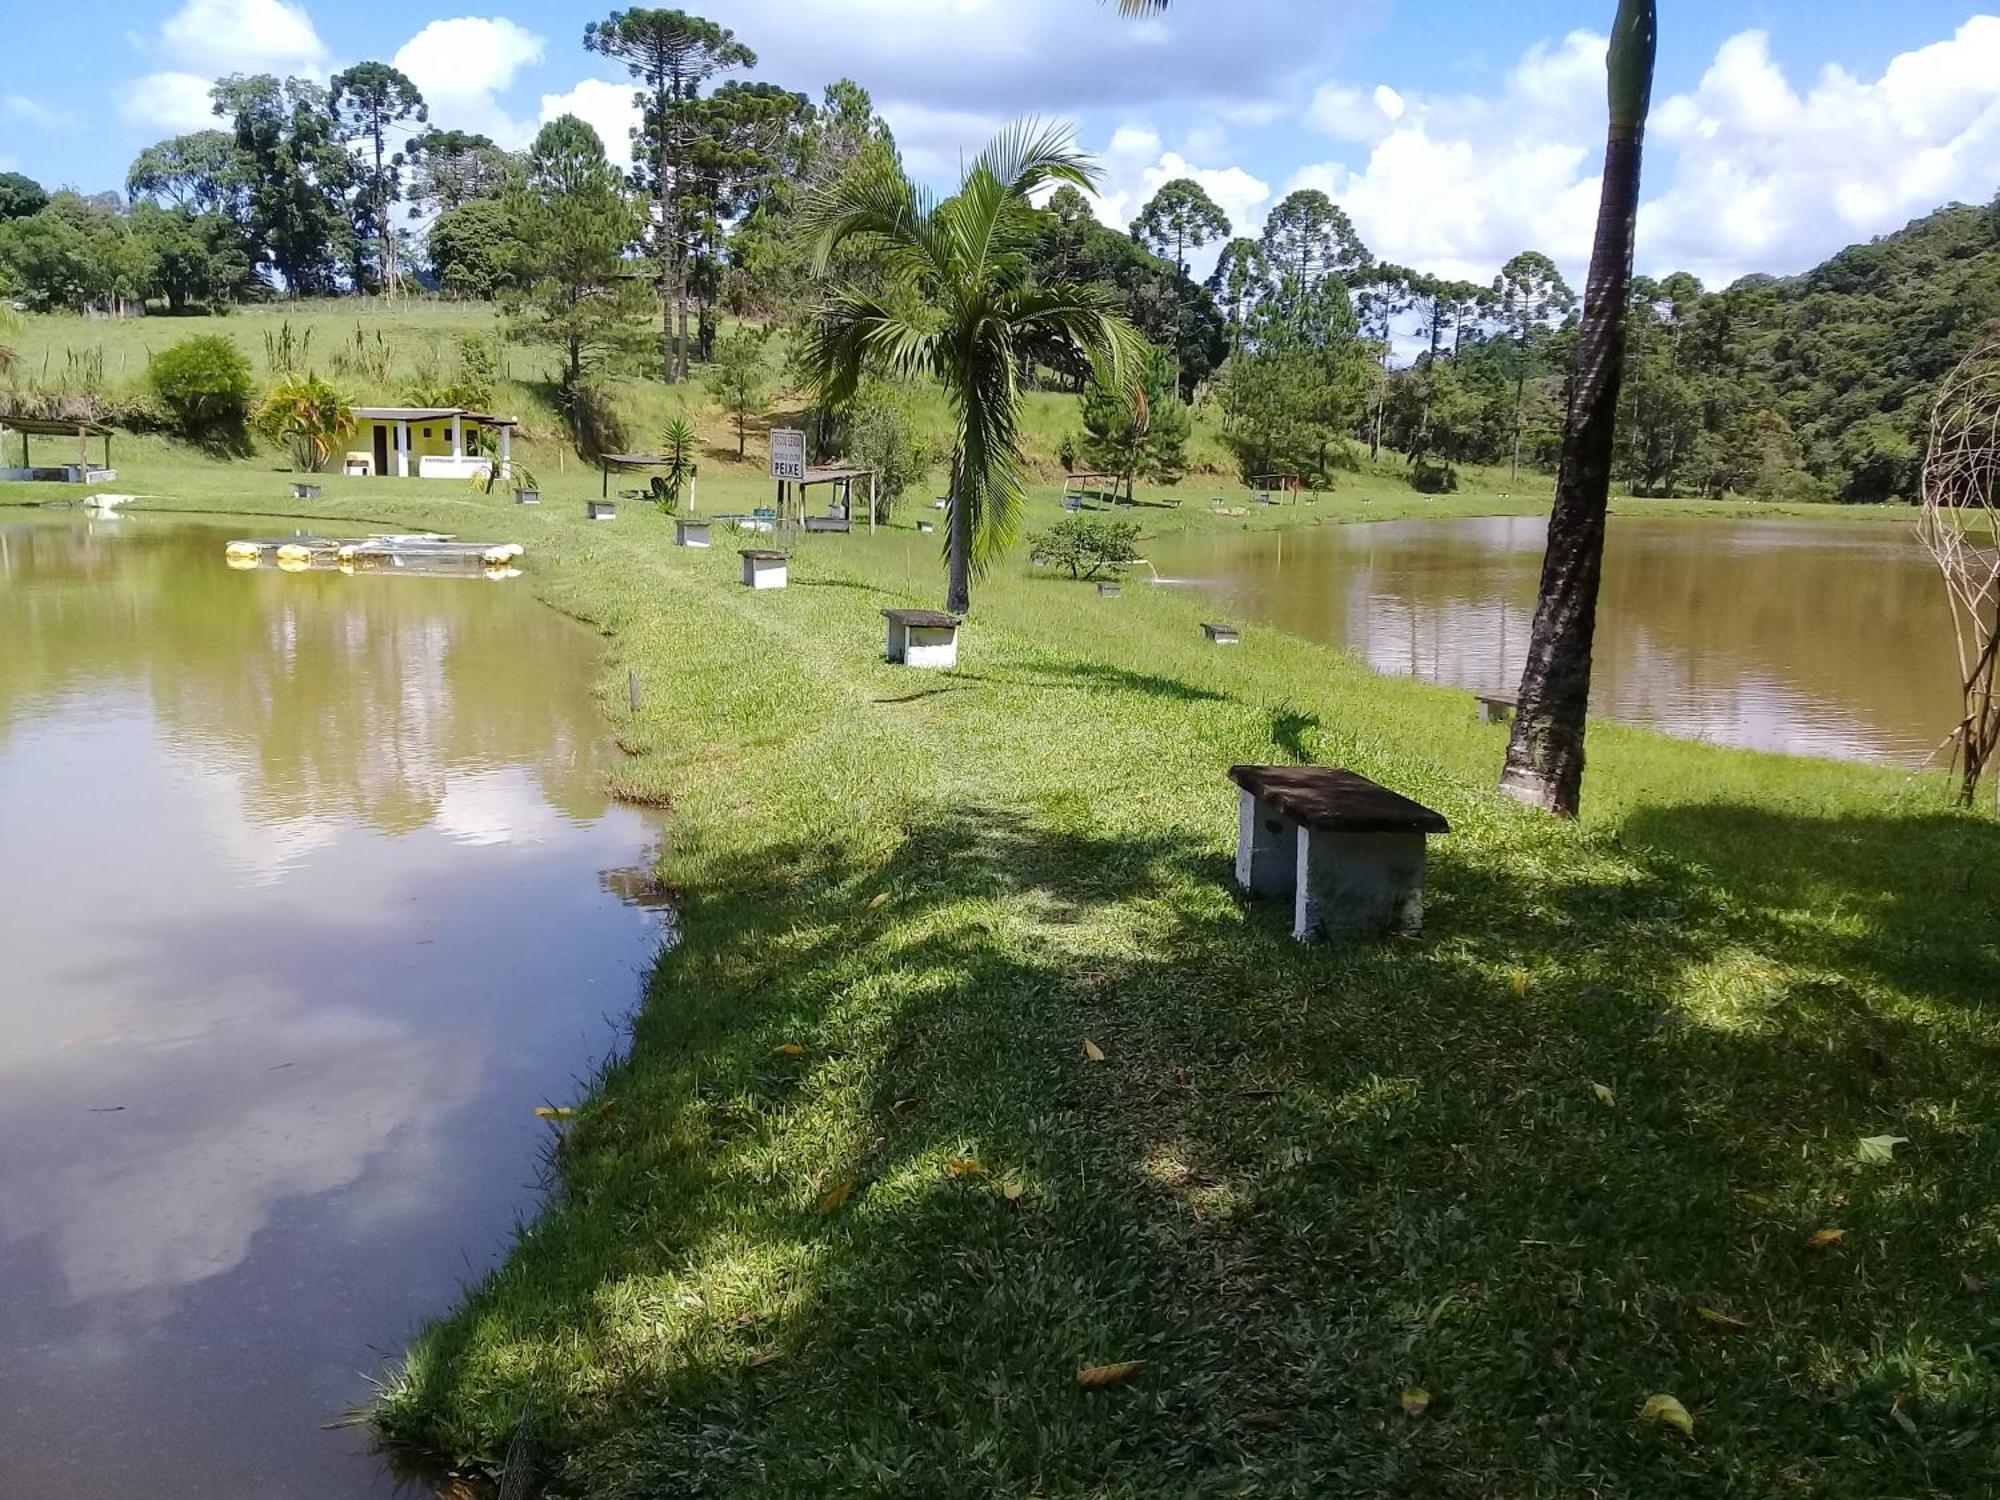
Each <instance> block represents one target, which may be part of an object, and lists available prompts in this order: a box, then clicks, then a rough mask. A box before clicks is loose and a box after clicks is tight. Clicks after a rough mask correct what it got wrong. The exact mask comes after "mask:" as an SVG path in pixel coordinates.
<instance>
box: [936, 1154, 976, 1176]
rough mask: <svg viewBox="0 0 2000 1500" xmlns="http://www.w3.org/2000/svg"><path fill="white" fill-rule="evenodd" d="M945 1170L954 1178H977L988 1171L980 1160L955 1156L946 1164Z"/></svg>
mask: <svg viewBox="0 0 2000 1500" xmlns="http://www.w3.org/2000/svg"><path fill="white" fill-rule="evenodd" d="M944 1169H945V1170H946V1171H947V1172H949V1173H951V1175H952V1176H954V1177H977V1176H979V1175H980V1174H981V1173H982V1172H984V1171H985V1170H986V1168H984V1167H982V1166H981V1165H980V1164H979V1161H978V1158H976V1157H971V1156H954V1157H952V1158H951V1160H949V1161H947V1162H946V1163H945V1164H944Z"/></svg>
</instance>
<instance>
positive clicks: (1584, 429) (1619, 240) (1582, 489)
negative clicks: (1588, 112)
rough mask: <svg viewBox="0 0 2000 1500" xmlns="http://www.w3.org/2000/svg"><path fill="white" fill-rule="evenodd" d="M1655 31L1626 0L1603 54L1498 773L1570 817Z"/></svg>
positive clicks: (1518, 793)
mask: <svg viewBox="0 0 2000 1500" xmlns="http://www.w3.org/2000/svg"><path fill="white" fill-rule="evenodd" d="M1657 35H1658V18H1657V15H1656V13H1655V7H1654V0H1620V3H1619V6H1618V16H1617V19H1616V20H1615V21H1614V22H1613V23H1612V26H1611V51H1610V56H1609V59H1608V63H1607V72H1608V77H1609V90H1608V92H1609V99H1610V112H1611V121H1610V129H1609V132H1608V134H1607V138H1606V144H1605V151H1604V185H1603V189H1602V195H1601V197H1600V199H1599V202H1598V208H1597V237H1596V240H1595V242H1594V243H1593V244H1592V246H1591V252H1590V280H1589V282H1588V284H1587V286H1586V288H1585V291H1584V299H1583V323H1582V325H1581V327H1580V328H1579V329H1578V332H1577V341H1576V362H1575V366H1574V368H1573V370H1572V372H1571V377H1570V409H1569V422H1568V425H1567V426H1566V427H1565V428H1564V431H1563V445H1562V464H1561V467H1560V469H1559V470H1558V472H1557V477H1556V498H1555V506H1554V508H1553V509H1552V510H1551V512H1550V514H1549V540H1548V548H1547V550H1546V551H1545V552H1544V553H1543V556H1542V583H1541V595H1540V598H1539V599H1538V601H1537V603H1536V606H1535V624H1534V629H1533V631H1532V633H1531V634H1530V635H1529V638H1528V662H1527V666H1526V667H1525V668H1524V669H1523V670H1522V673H1521V691H1520V707H1519V709H1518V711H1517V713H1516V715H1515V719H1514V732H1513V736H1512V737H1511V738H1510V739H1509V740H1508V742H1507V764H1506V767H1505V769H1504V770H1503V771H1502V772H1501V774H1500V789H1501V790H1502V791H1503V792H1505V793H1507V794H1508V795H1509V796H1511V797H1514V798H1516V799H1517V800H1519V801H1521V802H1525V803H1527V804H1529V805H1530V806H1533V807H1539V808H1542V809H1544V810H1545V811H1548V812H1552V813H1556V814H1558V815H1559V816H1562V817H1571V818H1573V817H1575V816H1576V812H1577V807H1578V805H1579V803H1580V801H1581V798H1582V792H1583V731H1584V718H1585V714H1586V712H1587V710H1588V708H1589V702H1590V653H1591V645H1592V641H1593V639H1594V637H1595V636H1596V633H1597V588H1598V582H1599V579H1600V577H1601V575H1602V573H1603V570H1604V512H1605V507H1606V505H1607V503H1608V502H1609V499H1610V495H1611V457H1612V439H1613V437H1614V436H1615V432H1616V424H1617V413H1618V391H1619V385H1620V382H1621V381H1622V379H1623V377H1624V367H1625V314H1626V306H1627V302H1628V293H1629V291H1630V288H1631V284H1632V238H1633V227H1634V224H1635V222H1636V220H1637V218H1638V211H1639V159H1640V151H1641V147H1642V144H1643V141H1644V137H1645V131H1646V111H1647V109H1648V107H1649V105H1650V104H1651V102H1652V94H1653V53H1654V48H1655V45H1656V40H1657Z"/></svg>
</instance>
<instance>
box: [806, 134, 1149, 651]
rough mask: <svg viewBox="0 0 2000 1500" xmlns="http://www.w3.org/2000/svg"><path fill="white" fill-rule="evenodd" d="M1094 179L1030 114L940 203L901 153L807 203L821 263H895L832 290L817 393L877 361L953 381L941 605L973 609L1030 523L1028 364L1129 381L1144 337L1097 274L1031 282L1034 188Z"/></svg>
mask: <svg viewBox="0 0 2000 1500" xmlns="http://www.w3.org/2000/svg"><path fill="white" fill-rule="evenodd" d="M1096 179H1097V174H1096V171H1095V170H1094V169H1093V168H1092V166H1091V165H1090V162H1089V158H1087V157H1085V156H1084V155H1082V154H1081V153H1080V152H1078V151H1077V150H1076V148H1075V146H1074V144H1073V143H1072V141H1071V139H1070V135H1069V132H1068V130H1067V129H1066V128H1063V127H1060V126H1053V125H1045V124H1041V123H1039V122H1036V121H1024V122H1022V123H1020V124H1017V125H1014V126H1011V127H1010V128H1008V129H1007V130H1004V131H1002V132H1001V133H1000V134H999V135H998V136H996V137H995V138H994V140H993V141H992V143H991V144H990V145H988V146H987V147H986V149H985V150H984V151H982V152H981V153H980V154H979V155H978V157H977V158H975V159H974V161H973V162H972V165H971V166H970V167H969V168H968V169H967V171H966V173H965V176H964V180H963V181H962V182H961V183H960V184H959V189H958V192H957V193H956V194H954V195H953V196H952V197H950V198H947V199H946V200H944V201H943V202H942V203H939V202H934V201H933V199H932V197H931V195H930V194H929V193H928V192H926V191H925V190H923V189H921V188H919V187H917V186H916V185H915V184H914V183H912V182H911V181H910V179H909V178H908V176H906V175H905V174H904V172H903V170H902V168H901V166H900V165H898V164H896V163H894V162H878V163H876V164H875V165H874V166H873V167H872V168H867V169H864V170H862V171H861V172H859V173H857V174H855V175H852V176H850V177H847V178H843V179H842V180H841V181H839V182H837V183H835V184H834V185H833V186H831V187H830V188H828V189H827V190H826V191H825V192H824V193H823V194H822V195H821V196H820V197H818V198H816V199H815V200H813V202H812V203H811V204H810V205H809V206H808V209H807V213H808V215H809V219H808V222H809V223H810V225H811V227H812V229H813V231H814V238H815V249H814V266H815V272H816V274H818V275H821V276H824V275H825V274H826V271H827V267H828V265H829V264H830V263H831V261H832V259H833V255H834V252H835V251H836V250H838V249H840V248H841V247H843V246H848V247H852V248H859V249H863V250H865V251H867V252H869V253H870V255H871V258H872V259H873V261H874V263H875V264H876V265H877V266H878V267H879V268H880V269H881V270H882V272H883V273H884V282H885V284H884V287H883V289H881V290H876V289H873V288H869V287H861V286H843V287H839V288H836V289H835V290H833V291H832V292H830V293H829V294H828V296H827V299H826V301H825V303H824V305H823V306H822V307H821V309H820V313H819V316H818V319H817V321H816V324H815V327H814V329H813V332H812V333H811V334H810V335H809V336H808V338H807V340H806V344H805V348H804V350H803V354H804V365H805V368H806V370H807V372H808V374H809V376H810V378H811V380H812V382H813V385H814V386H815V388H816V391H815V393H816V396H817V398H818V399H819V400H820V401H821V402H822V403H824V404H826V405H828V406H839V405H842V404H844V403H845V402H847V401H848V400H850V399H851V398H852V397H853V395H854V392H855V389H856V387H857V386H858V385H859V383H860V380H861V377H862V374H863V373H864V371H865V370H867V369H871V368H873V369H886V370H887V371H888V372H889V373H891V374H893V375H895V376H898V377H902V378H907V377H910V376H913V375H916V374H918V373H922V374H926V375H929V376H930V377H931V378H932V379H934V380H936V381H937V382H938V384H939V385H940V386H941V387H943V389H944V392H945V396H946V399H947V400H948V401H949V402H950V405H951V412H952V416H953V419H954V420H955V422H956V424H957V432H956V434H955V436H954V442H953V447H952V459H951V495H950V499H949V502H948V506H949V517H948V520H949V524H948V526H947V527H946V533H947V535H946V546H945V554H946V556H947V558H949V560H950V585H949V589H948V592H947V596H946V600H945V607H946V608H947V609H949V610H952V611H954V612H961V613H962V612H963V611H965V610H966V609H968V608H970V606H971V602H972V598H971V592H972V577H973V575H974V574H976V573H982V572H984V571H985V569H986V566H987V565H988V564H989V563H991V562H992V561H993V559H994V558H996V557H997V556H999V555H1000V553H1001V552H1003V551H1004V550H1005V549H1006V547H1007V545H1008V543H1010V542H1011V541H1012V540H1013V539H1014V536H1015V533H1016V531H1017V529H1018V526H1019V521H1020V515H1021V505H1022V499H1023V496H1022V491H1021V450H1020V444H1019V420H1020V410H1021V387H1020V371H1021V370H1022V369H1023V368H1024V367H1031V366H1032V364H1033V363H1034V362H1035V361H1038V360H1039V361H1043V362H1048V363H1061V364H1068V365H1075V364H1076V363H1077V362H1078V361H1086V362H1088V363H1089V364H1090V365H1091V366H1093V367H1094V368H1095V369H1097V370H1098V371H1099V373H1100V374H1101V375H1102V376H1103V377H1104V378H1107V379H1110V380H1113V381H1118V380H1122V371H1123V368H1124V365H1125V364H1126V362H1127V361H1128V360H1129V359H1132V358H1134V357H1135V356H1136V355H1137V353H1138V351H1139V349H1140V347H1141V341H1140V339H1139V336H1138V334H1137V333H1135V332H1134V331H1133V330H1132V327H1131V325H1130V324H1129V323H1127V322H1126V321H1125V319H1124V318H1123V317H1121V316H1120V315H1119V313H1118V312H1117V311H1116V302H1115V300H1114V297H1113V295H1112V294H1111V293H1109V292H1107V291H1104V290H1102V289H1100V288H1097V287H1091V286H1083V285H1079V284H1077V283H1073V282H1069V281H1065V280H1060V279H1058V280H1055V281H1048V282H1035V281H1032V280H1031V279H1030V276H1029V265H1028V260H1027V257H1026V256H1025V255H1024V254H1022V253H1021V252H1022V250H1023V248H1024V245H1025V243H1026V241H1027V239H1028V237H1029V235H1030V234H1031V232H1032V231H1033V229H1034V227H1035V210H1034V207H1033V205H1032V204H1031V203H1030V202H1029V195H1030V194H1031V193H1033V192H1035V191H1036V190H1037V189H1039V188H1043V187H1046V186H1048V185H1050V184H1057V183H1069V184H1071V185H1073V186H1075V187H1079V188H1088V187H1090V186H1091V185H1092V184H1093V183H1095V181H1096Z"/></svg>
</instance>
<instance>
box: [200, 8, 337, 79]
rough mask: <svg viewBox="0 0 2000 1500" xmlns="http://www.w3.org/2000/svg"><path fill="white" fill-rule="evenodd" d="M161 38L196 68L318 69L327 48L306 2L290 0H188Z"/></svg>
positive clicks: (218, 71) (246, 70) (238, 70)
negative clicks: (315, 27)
mask: <svg viewBox="0 0 2000 1500" xmlns="http://www.w3.org/2000/svg"><path fill="white" fill-rule="evenodd" d="M160 42H161V44H162V45H163V46H164V47H165V48H166V49H167V51H168V52H169V53H170V54H172V56H173V57H174V58H175V59H176V60H177V61H178V62H180V63H182V64H184V65H185V66H186V67H187V68H188V69H190V70H198V71H203V72H206V73H208V74H209V76H211V77H215V76H219V75H220V74H223V73H286V72H293V73H298V72H317V71H319V70H320V69H322V68H323V67H324V66H325V64H326V47H325V45H324V44H323V43H321V41H320V39H319V33H318V32H317V31H315V30H314V29H313V23H312V18H311V17H310V16H308V15H307V14H306V11H305V7H304V6H302V5H290V4H287V3H285V0H187V4H185V5H183V6H182V7H181V8H180V9H179V10H178V11H176V12H175V13H174V14H173V15H171V16H169V17H168V18H167V20H166V22H165V23H164V24H163V25H162V26H161V27H160Z"/></svg>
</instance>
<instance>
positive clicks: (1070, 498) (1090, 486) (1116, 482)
mask: <svg viewBox="0 0 2000 1500" xmlns="http://www.w3.org/2000/svg"><path fill="white" fill-rule="evenodd" d="M1124 483H1125V476H1124V475H1123V474H1065V475H1063V487H1062V505H1063V509H1064V510H1082V509H1083V508H1084V507H1085V506H1086V505H1089V504H1092V503H1093V502H1094V503H1096V504H1098V505H1120V504H1123V503H1124V500H1123V497H1121V496H1120V495H1119V493H1118V487H1119V486H1120V485H1121V484H1124Z"/></svg>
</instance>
